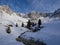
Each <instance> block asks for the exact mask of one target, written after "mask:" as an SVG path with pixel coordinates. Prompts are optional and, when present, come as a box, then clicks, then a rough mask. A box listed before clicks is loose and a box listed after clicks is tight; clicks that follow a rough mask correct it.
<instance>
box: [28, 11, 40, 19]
mask: <svg viewBox="0 0 60 45" xmlns="http://www.w3.org/2000/svg"><path fill="white" fill-rule="evenodd" d="M27 15H28V17H29V18H31V19H37V18H39V17H40V15H39V13H38V12H36V11H33V12H30V13H28V14H27Z"/></svg>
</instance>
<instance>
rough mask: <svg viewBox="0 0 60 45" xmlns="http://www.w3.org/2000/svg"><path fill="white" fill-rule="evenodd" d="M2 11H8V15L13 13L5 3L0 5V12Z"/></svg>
mask: <svg viewBox="0 0 60 45" xmlns="http://www.w3.org/2000/svg"><path fill="white" fill-rule="evenodd" d="M3 11H4V12H6V13H8V14H9V15H11V14H12V13H13V11H12V10H11V9H10V8H9V7H8V6H7V5H2V6H0V13H3Z"/></svg>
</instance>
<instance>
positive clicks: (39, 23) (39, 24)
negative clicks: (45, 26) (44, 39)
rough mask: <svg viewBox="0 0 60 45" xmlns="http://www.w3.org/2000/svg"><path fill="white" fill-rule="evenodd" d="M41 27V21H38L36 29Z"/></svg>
mask: <svg viewBox="0 0 60 45" xmlns="http://www.w3.org/2000/svg"><path fill="white" fill-rule="evenodd" d="M40 26H41V20H40V19H39V20H38V27H40Z"/></svg>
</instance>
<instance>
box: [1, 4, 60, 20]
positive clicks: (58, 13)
mask: <svg viewBox="0 0 60 45" xmlns="http://www.w3.org/2000/svg"><path fill="white" fill-rule="evenodd" d="M2 11H5V12H6V13H8V14H9V15H11V14H12V13H13V11H12V10H11V9H10V8H9V7H8V6H7V5H2V6H0V14H1V13H2ZM16 14H17V15H19V16H21V17H24V18H30V19H37V18H39V17H59V18H60V9H57V10H56V11H54V13H43V12H42V13H40V12H36V11H32V12H29V13H27V14H23V13H16Z"/></svg>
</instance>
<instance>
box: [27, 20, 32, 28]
mask: <svg viewBox="0 0 60 45" xmlns="http://www.w3.org/2000/svg"><path fill="white" fill-rule="evenodd" d="M30 27H31V22H30V20H28V22H27V28H28V29H30Z"/></svg>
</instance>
